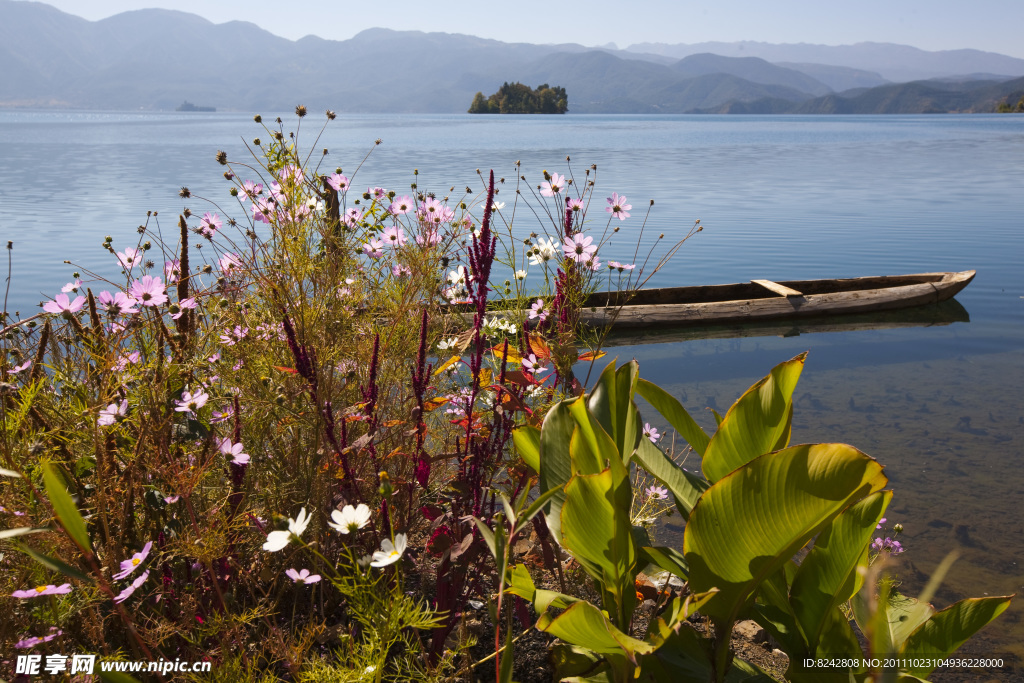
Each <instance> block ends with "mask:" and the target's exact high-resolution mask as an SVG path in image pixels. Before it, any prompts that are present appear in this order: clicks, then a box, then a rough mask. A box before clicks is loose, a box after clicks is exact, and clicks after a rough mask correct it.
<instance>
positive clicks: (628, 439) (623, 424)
mask: <svg viewBox="0 0 1024 683" xmlns="http://www.w3.org/2000/svg"><path fill="white" fill-rule="evenodd" d="M639 379H640V364H639V363H637V362H636V361H635V360H631V361H630V362H628V363H626V364H625V365H623V366H622V367H621V368H619V369H618V371H616V373H615V385H616V390H617V392H618V397H617V399H618V400H617V402H616V408H617V409H618V413H617V422H616V425H615V429H616V431H615V434H613V438H614V439H615V444H616V445H617V446H618V448H619V453H620V454H621V456H622V462H624V463H625V462H629V457H630V455H632V453H633V451H634V449H635V448H636V444H637V443H638V442H639V441H640V439H641V438H642V434H641V432H642V431H643V426H642V423H641V421H640V412H639V411H638V410H637V409H636V404H635V403H634V402H633V396H634V395H635V394H636V384H637V381H638V380H639Z"/></svg>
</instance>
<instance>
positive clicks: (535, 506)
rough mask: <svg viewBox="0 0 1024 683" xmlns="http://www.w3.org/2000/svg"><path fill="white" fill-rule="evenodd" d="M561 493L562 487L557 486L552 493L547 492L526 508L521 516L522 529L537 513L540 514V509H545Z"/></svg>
mask: <svg viewBox="0 0 1024 683" xmlns="http://www.w3.org/2000/svg"><path fill="white" fill-rule="evenodd" d="M560 491H562V487H560V486H556V487H555V488H553V489H551V490H550V491H545V492H544V493H542V494H540V495H539V496H537V500H535V501H533V502H532V503H530V507H528V508H526V511H525V512H523V513H521V514H520V515H519V525H520V526H521V527H522V526H525V524H526V523H527V522H529V521H530V520H531V519H533V518H534V517H535V516H536V515H537V513H538V512H540V509H541V508H542V507H544V506H545V505H546V504H547V502H548V501H549V500H551V499H552V498H553V497H554V496H555V495H557V494H558V493H559V492H560ZM563 493H564V491H563Z"/></svg>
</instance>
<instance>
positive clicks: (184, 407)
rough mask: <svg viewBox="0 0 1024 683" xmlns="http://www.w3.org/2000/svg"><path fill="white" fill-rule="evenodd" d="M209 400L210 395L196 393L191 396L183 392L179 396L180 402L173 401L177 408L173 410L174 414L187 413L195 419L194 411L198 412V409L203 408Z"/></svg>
mask: <svg viewBox="0 0 1024 683" xmlns="http://www.w3.org/2000/svg"><path fill="white" fill-rule="evenodd" d="M209 400H210V395H209V394H204V393H201V392H197V393H195V394H191V393H189V392H187V391H186V392H183V393H182V394H181V400H180V401H175V403H176V404H177V407H175V409H174V410H175V412H178V413H188V414H189V415H191V416H192V417H195V416H196V411H198V410H199V409H200V408H202V407H203V406H205V405H206V402H207V401H209Z"/></svg>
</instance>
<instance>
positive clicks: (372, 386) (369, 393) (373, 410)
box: [359, 333, 380, 486]
mask: <svg viewBox="0 0 1024 683" xmlns="http://www.w3.org/2000/svg"><path fill="white" fill-rule="evenodd" d="M379 364H380V334H379V333H378V334H375V335H374V336H373V355H372V356H371V357H370V377H369V379H368V381H367V384H366V385H365V386H364V385H359V390H360V391H361V392H362V394H363V401H364V403H365V404H366V405H365V406H364V407H363V415H364V416H365V417H366V419H367V422H368V423H369V424H368V427H367V433H368V434H374V433H376V431H377V427H378V426H379V422H380V420H379V418H378V416H377V399H378V397H379V391H378V388H377V371H378V369H379ZM366 452H367V453H368V454H369V456H370V461H371V462H372V463H373V471H374V475H375V476H376V477H377V485H378V486H380V463H379V462H378V460H377V445H376V443H375V442H374V440H373V439H370V442H369V443H368V444H367V445H366Z"/></svg>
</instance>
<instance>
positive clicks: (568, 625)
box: [537, 602, 654, 663]
mask: <svg viewBox="0 0 1024 683" xmlns="http://www.w3.org/2000/svg"><path fill="white" fill-rule="evenodd" d="M537 630H538V631H544V632H545V633H550V634H551V635H553V636H554V637H556V638H561V639H562V640H564V641H565V642H567V643H571V644H573V645H579V646H581V647H585V648H587V649H588V650H592V651H594V652H597V653H600V654H610V655H616V654H617V655H623V654H624V655H625V656H626V657H628V658H629V659H630V660H631V661H633V662H634V663H635V662H636V655H638V654H640V655H645V654H648V653H649V652H653V651H654V646H653V645H651V644H650V643H647V642H645V641H643V640H637V639H636V638H633V637H631V636H629V635H626V634H625V633H623V632H622V631H620V630H619V629H618V628H616V626H615V624H613V623H612V622H611V621H610V620H609V619H608V616H607V615H606V614H605V613H604V612H602V611H601V610H599V609H597V608H596V607H594V606H593V605H591V604H590V603H589V602H577V603H573V604H572V605H570V606H569V608H568V609H567V610H565V611H564V612H562V613H561V614H559V615H558V616H557V617H552V616H551V615H550V614H548V613H547V612H545V613H544V614H542V615H541V617H540V619H538V620H537Z"/></svg>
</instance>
